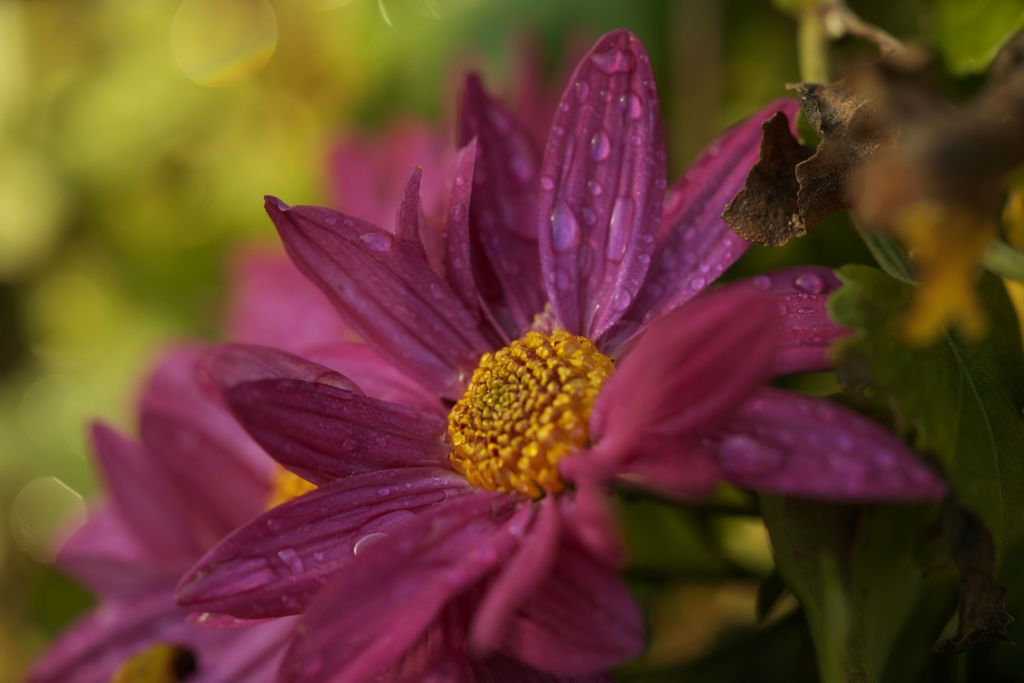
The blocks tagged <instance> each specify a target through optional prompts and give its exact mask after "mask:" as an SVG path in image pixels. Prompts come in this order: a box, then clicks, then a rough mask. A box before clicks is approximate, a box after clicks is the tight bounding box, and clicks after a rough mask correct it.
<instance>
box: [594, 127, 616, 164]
mask: <svg viewBox="0 0 1024 683" xmlns="http://www.w3.org/2000/svg"><path fill="white" fill-rule="evenodd" d="M611 151H612V143H611V141H610V140H609V139H608V134H607V133H605V132H604V131H603V130H599V131H597V132H596V133H594V135H593V136H592V137H591V138H590V158H591V159H593V160H594V161H604V160H605V159H607V158H608V155H609V154H611Z"/></svg>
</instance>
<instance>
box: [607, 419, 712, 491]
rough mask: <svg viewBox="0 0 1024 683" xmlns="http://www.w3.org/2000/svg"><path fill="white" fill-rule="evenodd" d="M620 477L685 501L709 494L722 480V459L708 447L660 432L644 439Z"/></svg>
mask: <svg viewBox="0 0 1024 683" xmlns="http://www.w3.org/2000/svg"><path fill="white" fill-rule="evenodd" d="M620 476H621V477H623V479H625V480H626V481H627V482H628V483H629V484H632V485H638V486H640V487H642V488H644V489H646V490H648V491H657V492H658V493H660V494H661V495H663V496H666V497H669V498H678V499H682V500H692V499H694V498H702V497H704V496H707V495H709V494H711V492H712V491H713V490H714V488H715V486H717V485H718V484H719V483H720V482H721V481H722V472H721V468H720V466H719V463H718V458H717V457H715V455H714V454H712V453H710V452H709V451H708V450H707V449H706V448H702V447H701V446H699V445H695V444H693V443H692V442H689V441H686V440H681V439H676V438H672V437H665V436H658V435H652V436H649V437H647V438H645V439H643V440H642V441H641V443H640V445H639V447H638V448H637V449H636V452H635V453H634V454H633V455H631V456H630V458H629V461H628V464H627V465H626V470H625V471H623V472H621V473H620Z"/></svg>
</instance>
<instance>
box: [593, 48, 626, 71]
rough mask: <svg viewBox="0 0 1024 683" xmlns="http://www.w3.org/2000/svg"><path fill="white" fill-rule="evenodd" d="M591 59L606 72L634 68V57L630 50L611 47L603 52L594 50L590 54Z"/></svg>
mask: <svg viewBox="0 0 1024 683" xmlns="http://www.w3.org/2000/svg"><path fill="white" fill-rule="evenodd" d="M590 59H591V61H592V62H593V63H594V66H596V67H597V68H598V69H600V70H601V71H603V72H605V73H606V74H617V73H626V72H628V71H632V70H633V69H634V68H636V58H634V57H633V54H632V53H630V52H623V51H622V50H620V49H618V48H616V47H613V48H612V49H610V50H606V51H605V52H596V53H594V54H593V55H591V56H590Z"/></svg>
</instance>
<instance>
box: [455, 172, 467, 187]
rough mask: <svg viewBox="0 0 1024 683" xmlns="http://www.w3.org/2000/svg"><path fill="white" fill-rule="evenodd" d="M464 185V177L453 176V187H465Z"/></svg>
mask: <svg viewBox="0 0 1024 683" xmlns="http://www.w3.org/2000/svg"><path fill="white" fill-rule="evenodd" d="M465 185H466V178H465V176H461V175H458V176H455V187H465Z"/></svg>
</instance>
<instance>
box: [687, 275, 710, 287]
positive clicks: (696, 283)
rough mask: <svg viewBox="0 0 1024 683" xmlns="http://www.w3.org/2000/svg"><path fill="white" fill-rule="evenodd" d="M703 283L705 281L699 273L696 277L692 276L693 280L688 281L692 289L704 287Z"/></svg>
mask: <svg viewBox="0 0 1024 683" xmlns="http://www.w3.org/2000/svg"><path fill="white" fill-rule="evenodd" d="M705 284H706V282H705V280H704V278H702V277H701V276H700V275H698V276H697V277H695V278H693V280H691V281H690V287H691V288H692V289H704V285H705Z"/></svg>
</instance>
